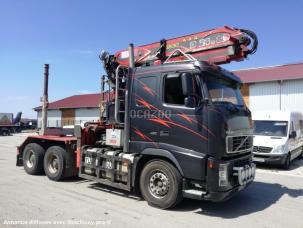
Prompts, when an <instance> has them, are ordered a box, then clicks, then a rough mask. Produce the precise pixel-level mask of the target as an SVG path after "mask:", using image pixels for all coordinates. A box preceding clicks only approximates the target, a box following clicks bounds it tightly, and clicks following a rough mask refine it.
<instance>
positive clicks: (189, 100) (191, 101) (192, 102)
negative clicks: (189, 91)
mask: <svg viewBox="0 0 303 228" xmlns="http://www.w3.org/2000/svg"><path fill="white" fill-rule="evenodd" d="M184 104H185V106H186V107H189V108H194V107H196V106H197V104H196V99H195V98H194V97H185V98H184Z"/></svg>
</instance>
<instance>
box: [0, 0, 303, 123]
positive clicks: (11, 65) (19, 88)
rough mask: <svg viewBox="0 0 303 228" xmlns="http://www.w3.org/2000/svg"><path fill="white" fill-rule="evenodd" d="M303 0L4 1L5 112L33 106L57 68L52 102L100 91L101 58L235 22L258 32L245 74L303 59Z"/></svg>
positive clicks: (0, 1)
mask: <svg viewBox="0 0 303 228" xmlns="http://www.w3.org/2000/svg"><path fill="white" fill-rule="evenodd" d="M302 9H303V1H295V0H294V1H291V0H288V1H279V0H276V1H243V0H241V1H232V0H229V1H223V0H222V1H219V0H217V1H199V0H197V1H190V0H187V1H177V0H175V1H164V0H162V1H158V0H153V1H119V0H115V1H101V0H89V1H84V0H70V1H68V0H45V1H39V0H36V1H35V0H0V79H1V80H0V83H1V84H0V85H1V87H0V112H14V113H16V112H17V111H19V110H20V111H23V112H24V116H25V117H35V112H34V111H32V108H33V107H35V106H38V105H39V104H40V103H39V99H40V96H41V95H42V80H43V64H44V63H49V64H50V87H49V94H50V101H53V100H56V99H60V98H64V97H66V96H70V95H74V94H81V93H93V92H98V91H99V90H100V76H101V75H102V74H103V73H104V72H103V69H102V66H101V64H100V62H99V60H98V53H99V52H100V50H101V49H105V50H108V51H110V52H111V53H114V52H115V51H117V50H120V49H124V48H126V47H127V45H128V43H130V42H133V43H134V44H137V45H142V44H146V43H150V42H154V41H158V40H160V39H162V38H171V37H175V36H179V35H185V34H188V33H193V32H199V31H203V30H207V29H210V28H215V27H220V26H222V25H230V26H235V27H240V28H248V29H250V30H253V31H254V32H255V33H257V35H258V38H259V49H258V51H257V53H256V54H255V55H253V56H251V57H250V58H249V59H248V60H245V61H243V62H240V63H231V64H229V65H225V66H224V67H226V68H227V69H240V68H241V69H242V68H247V67H259V66H267V65H277V64H285V63H292V62H302V61H303V53H302V52H303V42H302V36H303V26H302V22H303V13H302Z"/></svg>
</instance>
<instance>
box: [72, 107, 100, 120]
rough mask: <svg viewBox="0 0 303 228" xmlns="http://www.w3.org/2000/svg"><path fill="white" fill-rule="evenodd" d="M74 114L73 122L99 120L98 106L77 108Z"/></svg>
mask: <svg viewBox="0 0 303 228" xmlns="http://www.w3.org/2000/svg"><path fill="white" fill-rule="evenodd" d="M75 116H76V117H75V124H81V122H86V121H97V120H99V116H100V112H99V109H98V108H79V109H76V114H75Z"/></svg>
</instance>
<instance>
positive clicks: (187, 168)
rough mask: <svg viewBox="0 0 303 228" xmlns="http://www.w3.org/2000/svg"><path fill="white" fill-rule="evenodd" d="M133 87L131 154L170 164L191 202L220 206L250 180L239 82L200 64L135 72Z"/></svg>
mask: <svg viewBox="0 0 303 228" xmlns="http://www.w3.org/2000/svg"><path fill="white" fill-rule="evenodd" d="M132 85H133V86H132V93H131V94H132V95H131V104H130V113H131V115H130V126H131V129H130V151H131V152H133V153H138V154H140V155H158V156H159V155H160V156H162V157H167V158H172V161H174V165H175V166H176V167H178V169H179V171H180V173H181V174H182V177H183V178H184V183H185V186H184V189H183V190H184V193H185V194H187V195H190V193H193V192H194V193H196V194H197V195H195V196H192V197H200V198H207V199H212V200H217V201H219V200H223V199H226V198H228V197H229V196H230V192H233V191H237V190H239V189H241V188H243V187H245V186H246V185H247V184H248V183H250V182H251V181H252V180H253V178H254V173H255V168H254V165H253V164H252V157H251V152H252V146H253V130H252V124H251V123H252V122H251V113H250V111H249V110H248V109H247V107H246V106H245V104H244V102H243V99H242V96H241V93H240V87H241V81H240V80H239V78H238V77H237V76H235V75H233V74H232V73H230V72H228V71H226V70H223V69H222V68H220V67H218V66H214V65H210V64H207V63H204V62H192V63H181V64H167V65H161V66H153V67H144V68H137V69H136V71H135V74H134V77H133V84H132ZM241 168H243V170H244V171H246V170H248V171H249V173H248V175H247V176H245V178H243V179H241V178H242V173H241V175H239V176H238V171H237V170H238V169H241ZM245 175H246V174H245ZM239 178H240V179H239ZM197 186H199V187H200V188H199V187H197ZM186 188H188V189H190V190H195V191H186V190H187V189H186ZM218 196H220V197H218Z"/></svg>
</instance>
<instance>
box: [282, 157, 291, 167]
mask: <svg viewBox="0 0 303 228" xmlns="http://www.w3.org/2000/svg"><path fill="white" fill-rule="evenodd" d="M290 162H291V160H290V154H288V155H287V157H286V159H285V162H284V164H283V168H284V169H285V170H289V167H290Z"/></svg>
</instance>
